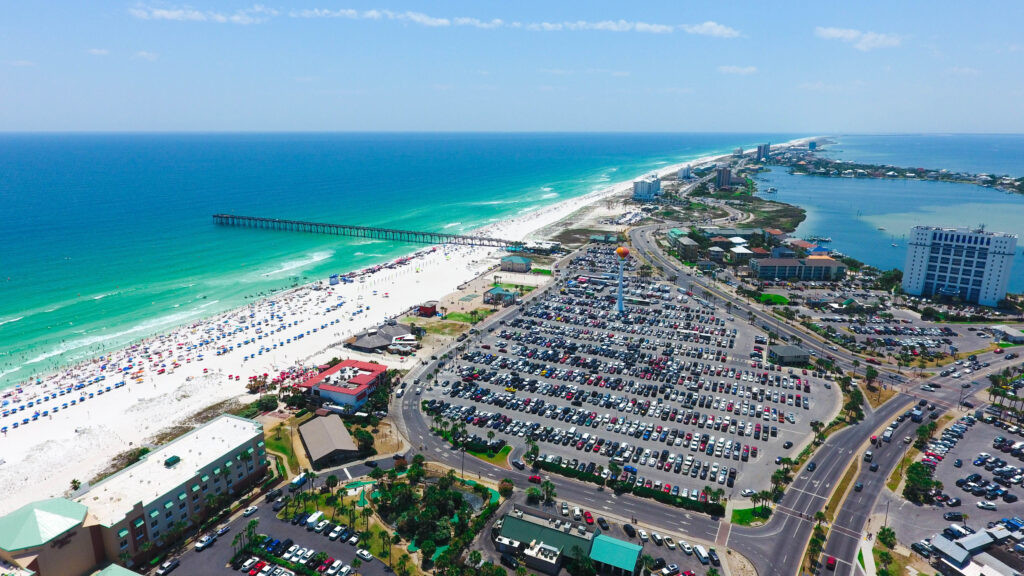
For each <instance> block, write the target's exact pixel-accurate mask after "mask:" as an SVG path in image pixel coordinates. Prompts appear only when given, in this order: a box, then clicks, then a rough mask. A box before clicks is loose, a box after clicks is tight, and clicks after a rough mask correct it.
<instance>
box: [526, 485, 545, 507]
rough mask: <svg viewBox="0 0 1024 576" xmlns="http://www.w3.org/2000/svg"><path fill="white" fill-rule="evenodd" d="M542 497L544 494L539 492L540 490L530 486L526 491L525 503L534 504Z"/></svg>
mask: <svg viewBox="0 0 1024 576" xmlns="http://www.w3.org/2000/svg"><path fill="white" fill-rule="evenodd" d="M543 497H544V493H543V492H541V491H540V488H537V487H536V486H530V487H529V488H527V489H526V501H527V502H530V503H531V504H536V503H537V502H540V501H541V498H543Z"/></svg>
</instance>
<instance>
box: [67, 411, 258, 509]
mask: <svg viewBox="0 0 1024 576" xmlns="http://www.w3.org/2000/svg"><path fill="white" fill-rule="evenodd" d="M261 431H262V426H261V425H260V424H259V423H257V422H253V421H251V420H246V419H245V418H239V417H237V416H230V415H226V414H225V415H222V416H219V417H218V418H216V419H214V420H211V421H210V422H207V423H206V424H204V425H202V426H200V427H199V428H196V429H195V430H193V431H191V432H189V433H188V434H185V435H184V436H180V437H178V438H177V439H175V440H173V441H171V442H170V443H168V444H165V445H163V446H161V447H159V448H157V449H155V450H153V451H152V452H150V453H149V454H146V455H145V456H143V458H142V460H140V461H138V462H136V463H135V464H132V465H131V466H129V467H128V468H125V469H124V470H121V471H120V472H118V473H116V474H114V475H113V476H110V477H109V478H107V479H106V480H103V481H102V482H100V483H99V484H96V485H95V486H92V487H91V488H90V489H89V491H88V492H86V493H85V494H83V495H81V496H79V497H78V498H77V499H76V501H77V502H80V503H81V504H84V505H86V506H88V507H89V514H91V515H92V516H93V517H94V518H96V520H97V521H98V522H99V523H100V524H102V525H104V526H113V525H114V524H116V523H117V522H119V521H120V520H121V519H123V518H124V517H125V515H127V514H128V513H129V512H130V511H131V510H132V508H133V507H134V506H135V505H136V504H138V503H140V502H141V503H142V505H143V507H146V506H148V505H149V504H151V503H152V502H154V501H156V500H160V499H162V498H166V497H167V494H168V492H170V491H172V490H175V489H176V488H178V487H179V486H181V485H182V484H184V483H185V482H187V481H188V480H191V479H192V478H194V477H195V475H196V474H197V473H198V472H199V471H200V470H202V469H204V468H206V467H207V466H210V465H211V464H213V463H214V462H220V463H221V465H223V464H224V461H225V460H227V459H228V458H229V457H231V458H232V459H233V457H234V456H235V452H234V451H235V450H237V449H238V447H239V446H241V445H242V444H244V443H246V442H248V441H249V440H251V439H252V438H253V437H255V436H257V435H259V434H260V433H261ZM172 456H177V457H178V458H180V459H181V460H180V461H179V462H177V463H176V464H174V465H173V466H166V465H165V461H166V460H167V459H168V458H170V457H172ZM253 456H254V457H258V456H259V455H258V454H254V455H253ZM236 465H237V464H236ZM172 496H174V498H175V499H177V496H176V495H172Z"/></svg>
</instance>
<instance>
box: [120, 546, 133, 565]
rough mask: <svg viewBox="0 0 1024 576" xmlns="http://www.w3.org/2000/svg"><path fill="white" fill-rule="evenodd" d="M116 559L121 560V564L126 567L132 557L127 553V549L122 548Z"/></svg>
mask: <svg viewBox="0 0 1024 576" xmlns="http://www.w3.org/2000/svg"><path fill="white" fill-rule="evenodd" d="M117 559H118V560H120V561H121V565H122V566H124V567H125V568H127V567H128V561H129V560H131V559H132V555H131V554H129V553H128V551H127V550H122V551H121V553H120V554H118V555H117Z"/></svg>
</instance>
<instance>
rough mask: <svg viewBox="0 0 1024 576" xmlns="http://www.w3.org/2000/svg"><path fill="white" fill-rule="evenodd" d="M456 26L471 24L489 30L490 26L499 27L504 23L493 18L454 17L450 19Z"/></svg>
mask: <svg viewBox="0 0 1024 576" xmlns="http://www.w3.org/2000/svg"><path fill="white" fill-rule="evenodd" d="M452 21H453V22H454V23H455V25H456V26H472V27H473V28H483V29H485V30H489V29H491V28H501V27H502V26H504V25H505V23H504V22H502V21H501V20H499V19H497V18H495V19H493V20H478V19H476V18H455V19H453V20H452Z"/></svg>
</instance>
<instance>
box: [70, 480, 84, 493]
mask: <svg viewBox="0 0 1024 576" xmlns="http://www.w3.org/2000/svg"><path fill="white" fill-rule="evenodd" d="M81 487H82V481H81V480H79V479H78V478H72V479H71V491H72V492H78V489H79V488H81Z"/></svg>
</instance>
